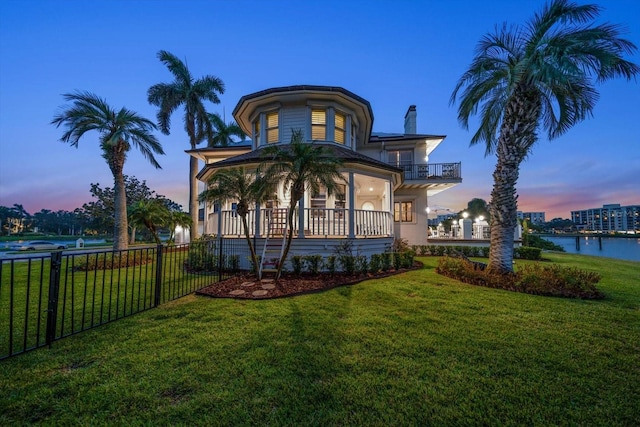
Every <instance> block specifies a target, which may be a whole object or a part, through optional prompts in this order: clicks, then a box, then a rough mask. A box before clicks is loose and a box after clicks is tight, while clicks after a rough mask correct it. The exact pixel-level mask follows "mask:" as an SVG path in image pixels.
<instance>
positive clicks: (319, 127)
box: [311, 110, 327, 141]
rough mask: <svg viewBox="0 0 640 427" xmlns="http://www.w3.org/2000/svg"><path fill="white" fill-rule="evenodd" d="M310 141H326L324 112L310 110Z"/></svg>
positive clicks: (325, 115) (325, 116) (325, 117)
mask: <svg viewBox="0 0 640 427" xmlns="http://www.w3.org/2000/svg"><path fill="white" fill-rule="evenodd" d="M311 139H313V140H320V141H325V140H326V139H327V111H326V110H311Z"/></svg>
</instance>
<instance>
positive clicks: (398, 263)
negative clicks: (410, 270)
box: [393, 252, 402, 270]
mask: <svg viewBox="0 0 640 427" xmlns="http://www.w3.org/2000/svg"><path fill="white" fill-rule="evenodd" d="M400 267H402V254H401V253H400V252H394V253H393V268H394V269H395V270H400Z"/></svg>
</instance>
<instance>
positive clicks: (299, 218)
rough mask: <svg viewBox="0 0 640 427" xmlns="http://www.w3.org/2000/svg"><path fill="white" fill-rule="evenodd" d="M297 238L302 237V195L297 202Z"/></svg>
mask: <svg viewBox="0 0 640 427" xmlns="http://www.w3.org/2000/svg"><path fill="white" fill-rule="evenodd" d="M298 239H304V195H303V196H302V199H300V201H299V202H298Z"/></svg>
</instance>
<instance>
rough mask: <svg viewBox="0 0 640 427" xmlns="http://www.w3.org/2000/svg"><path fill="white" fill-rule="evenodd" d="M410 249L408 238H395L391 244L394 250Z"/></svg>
mask: <svg viewBox="0 0 640 427" xmlns="http://www.w3.org/2000/svg"><path fill="white" fill-rule="evenodd" d="M409 249H410V247H409V243H408V242H407V241H406V239H395V240H394V241H393V244H392V245H391V251H392V252H404V251H408V250H409Z"/></svg>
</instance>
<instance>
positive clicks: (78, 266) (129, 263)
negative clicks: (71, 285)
mask: <svg viewBox="0 0 640 427" xmlns="http://www.w3.org/2000/svg"><path fill="white" fill-rule="evenodd" d="M150 262H153V257H151V256H149V255H147V254H144V255H143V254H142V253H141V252H133V253H129V252H122V253H115V254H114V253H111V252H109V253H102V254H99V253H98V254H89V255H88V256H87V257H74V265H73V269H74V270H75V271H94V270H111V269H113V268H125V267H133V266H137V265H145V264H148V263H150Z"/></svg>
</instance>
